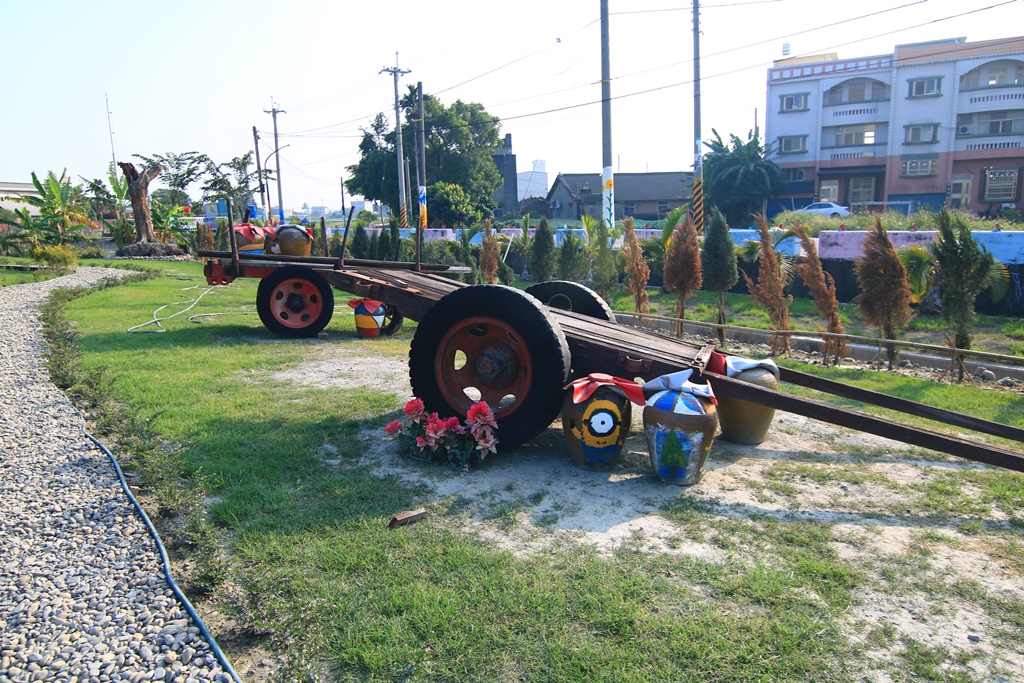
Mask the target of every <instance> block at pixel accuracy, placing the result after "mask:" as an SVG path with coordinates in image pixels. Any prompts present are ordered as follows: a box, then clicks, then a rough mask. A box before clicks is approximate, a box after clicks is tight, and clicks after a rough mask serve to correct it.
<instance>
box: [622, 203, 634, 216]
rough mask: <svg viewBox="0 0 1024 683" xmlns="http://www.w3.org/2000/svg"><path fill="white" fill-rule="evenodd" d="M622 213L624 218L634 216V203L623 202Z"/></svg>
mask: <svg viewBox="0 0 1024 683" xmlns="http://www.w3.org/2000/svg"><path fill="white" fill-rule="evenodd" d="M622 213H623V215H625V216H635V215H636V202H625V203H623V205H622Z"/></svg>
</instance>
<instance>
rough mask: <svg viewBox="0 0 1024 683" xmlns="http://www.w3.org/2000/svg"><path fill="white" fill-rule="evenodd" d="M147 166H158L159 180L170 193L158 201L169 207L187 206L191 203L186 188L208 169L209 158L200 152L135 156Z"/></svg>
mask: <svg viewBox="0 0 1024 683" xmlns="http://www.w3.org/2000/svg"><path fill="white" fill-rule="evenodd" d="M135 156H136V157H138V158H139V159H142V160H143V161H145V162H146V164H147V165H149V166H154V165H157V164H159V165H160V167H161V168H162V169H163V171H162V173H161V175H160V179H161V181H162V182H163V183H164V185H166V186H167V189H168V190H169V191H170V192H169V194H168V195H165V196H163V197H161V198H160V201H162V202H164V203H167V204H169V205H171V206H187V205H188V204H189V202H190V201H191V200H190V199H189V196H188V188H189V187H190V186H191V185H193V184H194V183H196V182H198V181H199V180H200V179H201V178H202V177H203V175H204V174H207V173H208V172H209V169H210V164H211V163H212V162H211V161H210V158H209V157H208V156H206V155H205V154H202V153H200V152H183V153H181V154H175V153H174V152H167V153H166V154H154V155H153V156H144V155H142V154H136V155H135Z"/></svg>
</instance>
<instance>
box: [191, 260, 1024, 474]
mask: <svg viewBox="0 0 1024 683" xmlns="http://www.w3.org/2000/svg"><path fill="white" fill-rule="evenodd" d="M200 255H201V256H205V257H208V260H207V264H206V269H205V272H206V276H207V281H208V282H209V283H210V284H226V283H228V282H230V281H231V280H233V279H234V278H236V277H258V278H261V283H260V291H259V293H258V295H257V308H258V309H260V308H262V309H263V310H262V311H261V314H260V315H261V318H264V323H265V324H266V323H267V319H268V318H269V319H270V321H271V323H274V325H271V324H268V325H267V327H268V328H269V329H271V331H274V332H276V333H278V334H282V336H312V335H309V334H308V331H309V330H310V329H313V328H315V329H316V332H319V331H320V330H321V329H323V327H324V326H325V325H326V324H327V322H328V321H329V320H330V314H329V313H328V314H327V315H326V319H322V316H323V315H324V312H325V310H326V309H327V306H326V303H325V301H324V300H325V299H326V298H327V296H328V295H329V296H330V301H331V304H332V305H333V294H330V289H331V288H332V287H333V288H336V289H339V290H342V291H345V292H349V293H351V294H353V295H355V296H359V297H369V298H373V299H376V300H379V301H381V302H383V303H384V304H385V306H386V307H387V308H388V309H389V310H390V311H391V315H392V320H396V319H397V320H398V321H399V324H400V321H401V318H402V317H407V318H410V319H412V320H415V321H417V322H419V325H418V327H417V331H416V334H415V335H414V337H413V341H412V345H411V348H410V352H409V374H410V382H411V384H412V388H413V393H414V394H415V395H416V396H419V397H420V398H422V399H423V401H424V403H425V404H426V405H427V407H428V409H429V410H435V411H438V412H439V413H442V414H449V415H451V414H459V415H462V416H465V414H466V412H467V411H468V410H469V408H470V407H471V406H472V405H473V404H474V403H475V402H477V401H480V400H484V401H487V403H488V404H489V405H491V407H492V408H493V409H494V410H495V415H496V417H497V419H498V425H499V429H500V432H501V442H502V446H503V448H510V447H514V446H516V445H519V444H521V443H523V442H525V441H527V440H529V439H531V438H533V437H534V436H536V435H537V434H539V433H540V432H541V431H543V430H544V429H545V428H547V426H548V425H549V424H551V422H552V421H553V420H554V419H555V418H556V417H557V415H558V412H559V410H560V408H561V404H562V399H563V396H564V393H563V387H564V386H565V385H566V384H567V383H568V382H569V381H570V380H571V378H572V377H573V376H577V377H578V376H583V375H586V374H589V373H592V372H604V373H608V374H612V375H616V376H620V377H628V378H634V377H642V378H644V379H652V378H654V377H657V376H660V375H663V374H667V373H671V372H676V371H678V370H681V369H684V368H693V369H694V370H696V371H697V372H696V374H695V376H696V381H700V380H701V379H703V380H706V381H707V382H709V383H710V384H711V385H712V387H713V388H714V391H715V394H716V395H718V396H730V397H735V398H737V399H741V400H744V401H749V402H751V403H756V404H760V405H766V406H770V407H772V408H775V409H777V410H783V411H786V412H790V413H794V414H797V415H803V416H806V417H809V418H813V419H816V420H821V421H823V422H828V423H831V424H835V425H839V426H843V427H848V428H851V429H855V430H858V431H862V432H866V433H870V434H875V435H878V436H882V437H886V438H889V439H893V440H896V441H900V442H903V443H907V444H911V445H915V446H920V447H923V448H927V449H930V450H935V451H940V452H944V453H948V454H951V455H954V456H958V457H961V458H966V459H968V460H974V461H977V462H982V463H986V464H989V465H995V466H999V467H1003V468H1007V469H1011V470H1015V471H1018V472H1024V454H1022V453H1018V452H1016V451H1013V450H1010V449H1007V448H1002V447H999V446H994V445H991V444H987V443H982V442H980V441H973V440H970V439H967V438H960V437H956V436H950V435H946V434H940V433H937V432H932V431H929V430H926V429H921V428H917V427H910V426H907V425H904V424H900V423H898V422H893V421H891V420H887V419H884V418H881V417H876V416H872V415H868V414H865V413H861V412H858V411H855V410H851V409H849V408H845V407H844V408H837V407H835V406H832V405H829V404H827V403H824V402H822V401H817V400H813V399H809V398H804V397H797V396H793V395H789V394H785V393H782V392H778V391H774V390H771V389H765V388H762V387H758V386H755V385H752V384H749V383H746V382H742V381H739V380H736V379H732V378H729V377H725V376H724V375H719V374H716V373H712V372H709V371H708V370H707V369H706V366H707V363H708V360H709V359H710V356H711V352H712V351H713V349H714V345H713V344H712V343H698V342H693V341H687V340H678V339H672V338H669V337H666V336H663V335H659V334H655V333H652V332H647V331H643V330H639V329H636V328H633V327H630V326H627V325H619V324H617V323H616V322H615V318H614V315H613V314H612V312H611V310H610V309H609V308H608V307H607V305H606V304H604V302H603V301H602V300H601V299H600V297H598V296H597V295H596V294H594V293H593V292H592V291H591V290H589V289H587V288H586V287H583V286H581V285H577V284H575V283H569V282H555V283H540V284H538V285H535V286H533V287H531V288H530V289H528V290H527V291H526V292H523V291H520V290H517V289H514V288H511V287H504V286H500V285H479V286H466V285H464V284H462V283H460V282H457V281H456V280H454V279H452V278H451V277H450V275H451V274H453V273H455V272H457V271H456V270H454V269H450V268H448V267H445V266H436V265H435V266H428V265H423V266H421V267H420V270H419V271H417V270H415V269H414V268H415V267H414V266H413V265H412V264H398V263H391V262H366V261H352V260H348V261H346V262H344V263H342V262H340V261H339V260H338V259H331V258H325V259H312V258H309V257H279V256H272V255H265V256H263V257H260V258H257V257H245V258H238V257H234V256H232V254H230V253H225V252H200ZM446 272H447V273H448V275H449V277H446V276H445V273H446ZM268 282H269V283H270V284H268ZM325 291H326V292H327V293H328V295H325V294H324V292H325ZM289 297H290V298H291V304H288V299H289ZM261 299H263V300H264V303H263V304H262V306H261V304H260V300H261ZM275 299H276V301H277V303H274V300H275ZM318 300H319V301H320V303H319V304H318V303H317V301H318ZM268 301H269V302H268ZM282 302H284V303H282ZM275 306H276V308H275ZM289 306H290V308H289ZM307 308H308V309H311V312H310V313H307V318H306V320H307V321H308V320H314V321H315V324H314V325H312V327H310V326H309V324H308V322H303V321H301V318H302V315H303V311H305V310H306V309H307ZM293 309H294V310H293ZM264 312H266V313H267V316H268V318H265V317H264ZM313 313H315V315H313ZM281 315H286V318H285V319H283V320H282V319H281ZM296 317H297V318H298V319H300V322H302V324H299V322H294V321H293V322H289V320H291V319H294V318H296ZM321 322H322V324H321ZM317 326H319V327H317ZM275 327H276V328H277V329H275ZM316 332H314V333H313V334H314V335H315V334H316ZM781 373H782V376H781V379H782V381H784V382H789V383H792V384H796V385H799V386H804V387H807V388H810V389H814V390H817V391H821V392H824V393H827V394H832V395H836V396H842V397H846V398H849V399H853V400H857V401H860V402H863V403H868V404H872V405H876V406H880V407H883V408H887V409H890V410H895V411H899V412H903V413H906V414H912V415H916V416H919V417H924V418H928V419H932V420H936V421H938V422H941V423H944V424H947V425H950V426H954V427H957V428H963V429H969V430H973V431H977V432H981V433H985V434H990V435H993V436H997V437H1000V438H1003V439H1009V440H1012V441H1016V442H1018V443H1024V430H1022V429H1019V428H1016V427H1012V426H1008V425H1004V424H1000V423H995V422H990V421H986V420H981V419H979V418H975V417H971V416H968V415H962V414H959V413H954V412H952V411H947V410H942V409H938V408H933V407H931V406H926V405H923V404H920V403H916V402H913V401H908V400H905V399H899V398H895V397H892V396H887V395H884V394H879V393H876V392H871V391H867V390H864V389H858V388H856V387H851V386H848V385H845V384H842V383H840V382H835V381H832V380H827V379H823V378H820V377H816V376H813V375H809V374H806V373H801V372H798V371H795V370H790V369H787V368H782V369H781Z"/></svg>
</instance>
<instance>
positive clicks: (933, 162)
mask: <svg viewBox="0 0 1024 683" xmlns="http://www.w3.org/2000/svg"><path fill="white" fill-rule="evenodd" d="M938 169H939V155H938V154H935V155H929V156H926V157H903V159H902V160H901V161H900V175H901V176H903V177H904V178H920V177H922V176H933V175H937V174H938Z"/></svg>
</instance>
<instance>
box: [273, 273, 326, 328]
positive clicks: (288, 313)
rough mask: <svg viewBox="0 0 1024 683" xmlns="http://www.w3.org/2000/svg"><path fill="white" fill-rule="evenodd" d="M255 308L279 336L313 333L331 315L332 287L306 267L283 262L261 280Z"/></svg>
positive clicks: (321, 326) (322, 325) (323, 325)
mask: <svg viewBox="0 0 1024 683" xmlns="http://www.w3.org/2000/svg"><path fill="white" fill-rule="evenodd" d="M256 311H257V312H258V313H259V314H260V320H262V321H263V325H264V326H265V327H266V328H267V329H268V330H270V331H271V332H273V333H274V334H276V335H277V336H278V337H283V338H286V339H302V338H306V337H315V336H316V335H317V334H318V333H319V332H320V331H321V330H323V329H324V328H325V327H327V323H329V322H331V316H333V315H334V290H333V289H331V286H330V285H329V284H327V281H326V280H324V279H323V278H322V277H321V276H320V275H318V274H317V273H316V272H315V271H313V270H310V269H309V268H304V267H302V266H285V267H284V268H278V269H277V270H275V271H274V272H273V273H271V274H270V275H268V276H267V277H265V278H263V279H262V280H260V286H259V288H258V289H257V290H256Z"/></svg>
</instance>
